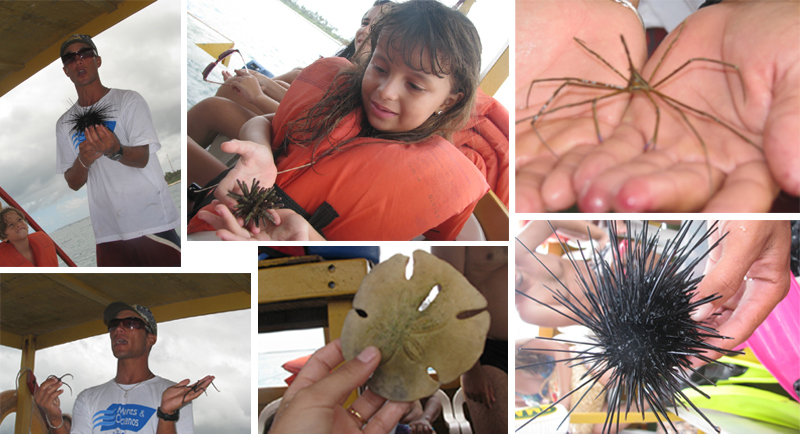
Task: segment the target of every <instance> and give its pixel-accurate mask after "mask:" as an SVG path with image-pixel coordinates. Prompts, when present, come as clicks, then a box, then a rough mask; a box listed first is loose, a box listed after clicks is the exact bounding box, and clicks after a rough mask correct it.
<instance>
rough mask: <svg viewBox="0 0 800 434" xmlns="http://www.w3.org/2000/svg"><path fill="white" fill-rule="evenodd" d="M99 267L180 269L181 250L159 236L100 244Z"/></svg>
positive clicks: (98, 247) (97, 249) (98, 249)
mask: <svg viewBox="0 0 800 434" xmlns="http://www.w3.org/2000/svg"><path fill="white" fill-rule="evenodd" d="M96 252H97V266H98V267H180V266H181V248H180V246H179V245H177V244H175V243H174V242H172V241H170V240H167V239H165V238H163V237H159V236H157V235H145V236H143V237H139V238H134V239H132V240H124V241H111V242H108V243H102V244H98V245H97V247H96Z"/></svg>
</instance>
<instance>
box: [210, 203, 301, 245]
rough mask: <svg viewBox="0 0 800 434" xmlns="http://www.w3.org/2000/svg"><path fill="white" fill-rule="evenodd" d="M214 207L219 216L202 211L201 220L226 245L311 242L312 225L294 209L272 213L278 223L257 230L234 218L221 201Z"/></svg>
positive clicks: (270, 211) (273, 211) (252, 224)
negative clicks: (243, 242) (230, 242)
mask: <svg viewBox="0 0 800 434" xmlns="http://www.w3.org/2000/svg"><path fill="white" fill-rule="evenodd" d="M215 203H216V204H217V205H215V207H214V210H215V211H216V214H214V213H211V212H208V211H205V210H201V211H200V212H198V213H197V216H198V217H199V218H200V219H201V220H203V221H205V222H207V223H209V224H210V225H211V226H213V227H214V229H216V230H217V233H216V235H217V237H218V238H219V239H221V240H223V241H308V240H310V238H311V231H313V230H314V229H313V228H312V227H311V225H310V224H309V223H308V222H307V221H306V219H304V218H303V217H301V216H300V215H299V214H297V213H296V212H294V211H292V210H290V209H273V210H269V211H268V212H269V213H270V214H271V215H272V218H273V219H275V224H273V223H271V222H266V223H264V222H262V223H260V225H261V226H259V227H256V226H255V224H254V223H251V224H250V227H249V228H244V227H243V225H244V220H243V219H242V218H241V217H238V218H237V217H234V216H233V214H232V213H231V211H230V210H229V209H228V208H227V207H225V206H224V205H219V202H218V201H215V202H212V204H215Z"/></svg>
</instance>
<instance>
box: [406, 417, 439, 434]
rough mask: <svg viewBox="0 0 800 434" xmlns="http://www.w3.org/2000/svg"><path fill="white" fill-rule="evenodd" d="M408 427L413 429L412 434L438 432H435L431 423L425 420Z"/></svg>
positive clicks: (433, 433) (410, 424) (412, 423)
mask: <svg viewBox="0 0 800 434" xmlns="http://www.w3.org/2000/svg"><path fill="white" fill-rule="evenodd" d="M408 427H409V428H411V434H435V433H436V431H434V430H433V426H431V423H430V422H428V421H427V420H425V419H419V420H415V421H413V422H411V423H409V424H408Z"/></svg>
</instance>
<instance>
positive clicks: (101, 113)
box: [69, 104, 112, 134]
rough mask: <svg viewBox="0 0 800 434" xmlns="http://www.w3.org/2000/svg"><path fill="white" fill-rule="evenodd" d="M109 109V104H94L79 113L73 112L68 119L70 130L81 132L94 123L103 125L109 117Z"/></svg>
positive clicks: (94, 124)
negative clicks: (70, 124)
mask: <svg viewBox="0 0 800 434" xmlns="http://www.w3.org/2000/svg"><path fill="white" fill-rule="evenodd" d="M111 111H112V110H111V106H110V105H107V104H106V105H101V104H95V105H93V106H91V107H89V108H87V109H86V110H84V111H83V112H82V113H80V114H73V115H72V116H71V117H70V119H69V122H71V123H72V128H71V129H70V131H72V132H74V133H78V134H83V133H84V132H85V131H86V128H89V127H92V126H96V125H103V124H104V123H105V122H107V121H108V120H109V119H111V116H110V113H111Z"/></svg>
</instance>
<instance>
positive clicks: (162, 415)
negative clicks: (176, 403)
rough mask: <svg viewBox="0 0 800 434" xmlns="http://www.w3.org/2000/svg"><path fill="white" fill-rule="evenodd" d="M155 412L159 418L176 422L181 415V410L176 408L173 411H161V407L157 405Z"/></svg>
mask: <svg viewBox="0 0 800 434" xmlns="http://www.w3.org/2000/svg"><path fill="white" fill-rule="evenodd" d="M156 414H157V415H158V417H159V418H161V419H164V420H165V421H167V422H176V421H177V420H178V419H180V417H181V410H180V409H178V410H175V413H172V414H166V413H164V412H163V411H161V407H158V410H157V411H156Z"/></svg>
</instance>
